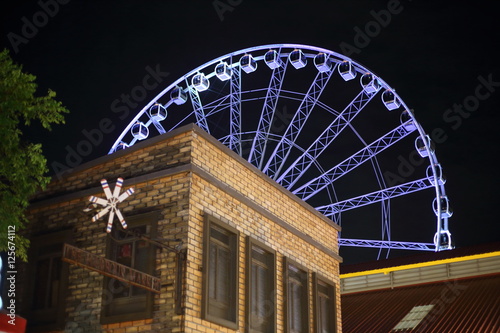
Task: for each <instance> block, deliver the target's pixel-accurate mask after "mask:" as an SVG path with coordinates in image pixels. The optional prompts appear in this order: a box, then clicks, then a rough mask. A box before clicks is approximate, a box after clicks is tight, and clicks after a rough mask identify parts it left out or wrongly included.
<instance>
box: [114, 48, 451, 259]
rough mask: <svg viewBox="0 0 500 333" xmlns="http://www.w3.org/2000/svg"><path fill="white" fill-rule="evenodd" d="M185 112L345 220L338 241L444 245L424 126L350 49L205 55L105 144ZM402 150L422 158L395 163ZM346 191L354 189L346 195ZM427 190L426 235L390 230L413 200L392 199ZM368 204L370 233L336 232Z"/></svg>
mask: <svg viewBox="0 0 500 333" xmlns="http://www.w3.org/2000/svg"><path fill="white" fill-rule="evenodd" d="M380 98H381V99H382V100H380ZM188 100H189V101H188ZM158 105H160V106H161V109H163V110H165V113H164V114H161V112H159V111H161V110H159V108H158ZM167 109H169V117H168V119H166V110H167ZM158 110H159V111H158ZM190 122H195V123H196V124H197V125H198V126H199V127H201V128H202V129H203V130H205V131H206V132H208V133H210V134H211V135H213V136H214V137H216V138H217V139H218V140H220V141H221V142H222V143H223V144H225V145H227V146H228V147H229V148H230V149H232V150H233V151H235V152H236V153H237V154H239V155H240V156H242V157H244V158H245V159H247V160H248V161H249V162H250V163H252V164H253V165H255V166H256V167H257V168H259V169H260V170H261V171H262V172H264V173H266V174H267V175H268V176H269V177H271V178H272V179H274V180H275V181H276V182H278V183H279V184H281V185H282V186H284V187H285V188H287V189H288V190H289V191H291V192H292V193H294V194H295V195H297V196H298V197H300V198H301V199H303V200H305V201H307V202H308V203H310V204H311V205H313V207H316V209H317V210H318V211H319V212H321V213H322V214H324V215H326V216H327V217H330V218H331V219H332V220H333V221H335V222H336V223H339V224H341V223H342V227H343V232H342V235H341V237H340V241H339V244H340V246H355V247H372V248H378V249H388V251H389V250H390V249H405V250H433V251H434V250H436V251H439V250H443V249H450V248H452V242H451V234H450V232H449V230H448V218H449V217H450V216H451V215H452V211H451V209H450V207H449V202H448V198H447V196H446V192H445V187H444V183H445V180H444V177H443V176H442V170H441V167H440V164H439V163H438V160H437V157H436V154H435V152H434V148H433V146H432V142H431V141H430V139H429V136H428V135H426V133H425V131H424V130H423V128H422V127H421V125H420V124H419V123H418V122H417V120H416V118H415V116H414V114H413V112H412V111H411V110H410V109H409V108H408V107H407V106H406V104H405V103H404V102H403V100H402V99H401V98H400V96H399V95H398V94H397V93H396V92H395V90H394V89H393V88H391V87H390V86H389V85H388V84H387V83H386V82H385V81H384V80H382V79H381V78H380V77H378V76H377V75H375V74H374V73H373V72H372V71H370V70H369V69H368V68H366V67H364V66H362V65H361V64H359V63H357V62H355V61H353V60H352V59H350V58H347V57H345V56H343V55H341V54H338V53H336V52H333V51H330V50H326V49H322V48H318V47H313V46H307V45H297V44H273V45H265V46H258V47H253V48H248V49H244V50H239V51H236V52H232V53H230V54H226V55H224V56H221V57H219V58H216V59H213V60H211V61H209V62H207V63H205V64H203V65H201V66H199V67H197V68H195V69H193V70H192V71H190V72H188V73H187V74H185V75H184V76H182V77H180V78H179V79H177V80H176V81H175V82H173V83H172V84H170V85H169V86H168V87H166V88H165V89H164V90H163V91H161V92H160V93H159V94H158V95H157V96H156V97H155V98H153V99H152V100H151V101H150V102H149V103H148V104H146V105H145V106H144V107H143V108H142V109H141V110H139V111H138V112H137V114H136V115H135V117H134V118H133V119H132V120H131V121H130V123H129V124H128V126H127V127H126V128H125V129H124V131H123V132H122V133H121V134H120V136H119V137H118V139H117V140H116V142H115V143H114V144H113V146H112V147H111V149H110V153H113V152H115V151H117V150H119V149H126V148H127V147H130V146H132V145H134V144H135V143H136V141H137V140H143V139H146V138H147V137H148V136H150V135H152V134H150V131H149V128H151V129H156V132H155V133H156V134H158V135H161V134H163V133H166V132H168V131H170V130H172V129H174V128H177V127H179V126H181V125H184V124H187V123H190ZM151 124H152V125H153V126H151ZM153 134H154V133H153ZM405 156H409V157H411V158H412V160H415V159H416V158H415V157H417V158H418V159H419V162H418V163H414V164H418V165H414V166H411V168H409V167H408V166H406V169H405V170H403V171H404V172H401V170H402V166H401V163H403V162H402V161H403V160H404V157H405ZM367 170H368V171H367ZM356 172H357V173H356ZM370 174H371V179H370V180H367V179H369V178H368V176H369V175H370ZM388 175H389V176H392V178H391V177H388ZM388 179H389V180H390V183H391V184H387V183H388ZM345 184H352V185H353V186H350V185H345ZM364 185H366V187H365V188H363V186H364ZM351 187H352V188H351ZM354 190H356V191H358V193H357V194H352V193H351V192H353V191H354ZM424 190H427V192H428V193H429V196H430V200H431V201H432V202H433V205H430V204H429V205H425V207H416V209H418V210H422V209H425V210H428V211H430V212H431V214H430V215H431V218H430V219H429V218H426V220H425V221H418V225H422V224H425V225H433V224H434V225H435V232H434V238H433V239H432V242H425V241H406V240H405V241H394V240H392V238H393V236H392V233H391V223H394V222H396V223H405V224H406V223H408V224H410V221H409V220H410V219H408V221H406V219H405V220H404V221H400V220H398V221H393V219H392V218H391V215H393V214H391V213H393V212H394V211H397V210H398V209H399V210H401V209H408V207H409V206H410V205H406V206H403V207H402V208H401V207H399V208H398V207H397V205H396V203H398V202H399V200H400V199H399V198H402V197H403V198H406V197H411V196H412V195H414V193H415V192H421V191H422V192H424ZM343 193H347V194H345V195H344V194H343ZM396 198H398V199H396ZM432 199H434V200H432ZM373 205H380V207H381V209H380V216H379V217H378V218H376V219H375V218H372V217H371V216H370V221H367V222H366V223H370V224H373V223H374V222H373V221H371V220H372V219H374V220H379V221H380V223H379V225H380V230H379V236H377V237H373V239H359V238H348V237H343V234H344V233H348V234H349V235H355V234H356V232H355V230H354V231H352V230H351V231H349V227H350V223H351V222H349V219H351V220H352V219H353V218H352V217H350V218H349V219H347V218H346V217H345V214H346V213H345V212H347V211H357V210H360V209H361V207H365V206H373ZM415 205H417V203H415V204H413V206H415ZM399 215H400V214H399ZM354 219H358V220H359V219H366V215H365V216H363V215H361V216H360V217H355V218H354ZM432 220H434V221H435V222H432ZM407 236H409V237H412V234H411V233H409V234H408V235H407ZM399 237H401V236H399ZM429 238H432V237H429ZM388 251H387V252H388ZM379 255H380V252H379Z"/></svg>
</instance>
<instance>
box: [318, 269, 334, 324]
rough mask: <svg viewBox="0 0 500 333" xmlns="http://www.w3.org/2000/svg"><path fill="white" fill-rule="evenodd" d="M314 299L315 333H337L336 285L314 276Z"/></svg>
mask: <svg viewBox="0 0 500 333" xmlns="http://www.w3.org/2000/svg"><path fill="white" fill-rule="evenodd" d="M314 297H315V302H314V303H315V304H314V313H315V325H316V326H315V327H316V330H315V331H316V332H318V333H328V332H336V331H337V327H336V318H337V313H336V309H335V285H334V284H333V283H331V282H327V280H326V279H322V278H320V277H318V275H317V274H314Z"/></svg>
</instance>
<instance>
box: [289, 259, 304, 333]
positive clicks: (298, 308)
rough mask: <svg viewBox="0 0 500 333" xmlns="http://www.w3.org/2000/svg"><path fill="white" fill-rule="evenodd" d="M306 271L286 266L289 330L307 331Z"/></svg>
mask: <svg viewBox="0 0 500 333" xmlns="http://www.w3.org/2000/svg"><path fill="white" fill-rule="evenodd" d="M308 311H309V310H308V295H307V272H304V271H302V270H300V269H298V268H297V267H295V266H293V265H289V266H288V313H287V315H288V323H289V328H290V332H293V333H296V332H297V333H298V332H307V331H308V330H309V325H308Z"/></svg>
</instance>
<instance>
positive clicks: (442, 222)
mask: <svg viewBox="0 0 500 333" xmlns="http://www.w3.org/2000/svg"><path fill="white" fill-rule="evenodd" d="M283 48H285V49H298V50H307V51H308V52H309V51H310V52H316V53H326V54H328V55H330V56H333V57H335V59H334V60H338V61H339V62H340V61H349V62H351V63H352V64H353V67H354V69H355V70H356V72H357V73H363V72H364V73H371V74H372V75H374V77H375V78H376V79H377V81H378V82H379V84H380V90H382V89H386V90H391V91H392V92H393V93H394V94H395V96H396V97H397V98H398V99H399V101H400V103H401V108H402V109H404V110H405V111H407V112H408V113H409V116H410V118H411V119H412V120H413V123H414V125H415V127H416V131H417V132H418V134H419V137H420V138H422V143H423V145H424V148H425V149H426V150H427V151H431V147H430V144H429V142H428V141H427V140H426V139H425V138H426V137H428V135H427V133H426V132H425V130H424V129H423V128H422V126H421V124H420V123H419V122H418V121H417V120H416V118H415V116H414V114H413V112H412V110H411V109H410V108H409V107H408V106H407V105H406V103H405V102H404V100H403V99H402V98H401V97H400V96H399V94H398V93H397V92H396V90H395V89H393V88H392V87H391V86H390V85H389V84H387V83H386V82H385V81H384V80H383V79H382V78H381V77H380V76H378V75H377V74H376V73H375V72H373V71H372V70H370V69H368V68H367V67H365V66H363V65H361V64H360V63H359V62H357V61H355V60H353V59H351V58H349V57H347V56H344V55H342V54H340V53H337V52H335V51H331V50H328V49H325V48H321V47H316V46H311V45H305V44H293V43H283V44H267V45H260V46H253V47H248V48H245V49H241V50H237V51H233V52H230V53H227V54H225V55H222V56H220V57H217V58H214V59H212V60H210V61H208V62H205V63H204V64H202V65H200V66H198V67H196V68H194V69H193V70H191V71H189V72H187V73H186V74H184V75H183V76H181V77H179V78H178V79H177V80H175V81H174V82H172V83H171V84H170V85H168V86H167V87H166V88H165V89H163V90H162V91H161V92H160V93H158V94H157V95H156V96H155V97H154V98H152V99H151V100H150V101H149V102H148V103H147V104H146V105H145V106H144V107H143V108H142V109H141V110H140V111H139V112H137V114H136V116H135V117H134V118H133V119H132V120H131V121H130V123H129V124H128V125H127V126H126V127H125V129H124V130H123V132H122V133H121V134H120V136H119V137H118V138H117V140H116V141H115V142H114V144H113V145H112V147H111V149H110V151H109V154H111V153H113V152H114V151H115V150H116V147H117V146H118V145H119V144H120V142H122V140H123V138H124V136H125V135H127V133H128V132H129V131H130V130H131V128H132V126H133V125H134V124H135V123H136V122H138V120H139V119H140V118H141V117H142V116H143V115H144V113H146V112H147V111H148V110H149V109H150V108H151V107H152V106H153V105H154V104H155V103H157V101H158V100H159V99H160V98H162V97H163V96H165V95H166V94H167V93H168V92H170V91H171V90H172V89H174V88H175V87H177V86H180V85H182V84H183V83H185V82H186V83H187V84H188V85H189V83H188V82H187V80H188V79H189V78H191V77H193V76H194V75H196V74H197V73H200V72H203V70H204V69H206V68H208V67H210V66H213V65H216V64H218V63H220V62H221V61H223V60H227V59H231V58H232V57H236V56H240V55H245V54H250V53H252V52H257V51H263V50H275V49H280V50H281V49H283ZM287 55H288V54H287V53H283V54H281V53H280V54H279V56H280V57H282V58H284V57H286V56H287ZM263 58H264V56H262V55H260V56H256V57H255V60H256V61H261V60H263ZM238 65H239V60H238V61H236V62H234V63H233V64H232V66H238ZM213 75H214V74H213V73H210V74H209V75H207V77H208V78H210V77H212V76H213ZM187 88H188V87H187ZM187 88H186V89H187ZM427 158H428V160H429V166H430V168H431V171H432V175H433V177H434V179H435V180H437V179H438V177H439V174H438V169H437V167H436V165H439V162H438V160H437V157H436V156H435V154H433V153H429V154H428V156H427ZM433 185H434V190H435V195H436V199H437V204H436V206H437V207H436V209H437V211H438V212H441V210H442V207H441V200H439V198H442V197H446V191H445V187H444V185H443V184H439V182H438V181H435V182H434V184H433ZM436 223H437V232H436V234H435V236H434V245H435V247H436V250H439V244H438V242H439V235H440V234H441V233H442V232H445V233H448V234H449V231H448V217H446V216H444V217H443V216H441V215H440V214H437V222H436ZM450 244H451V241H450ZM449 248H451V247H449Z"/></svg>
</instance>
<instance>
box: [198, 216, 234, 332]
mask: <svg viewBox="0 0 500 333" xmlns="http://www.w3.org/2000/svg"><path fill="white" fill-rule="evenodd" d="M214 221H215V220H213V219H212V218H207V226H206V229H205V230H206V234H205V257H204V267H205V276H204V279H205V282H204V311H203V316H204V318H205V319H207V320H210V321H213V322H215V323H218V324H221V325H224V326H227V327H231V328H234V327H236V326H237V313H238V311H237V305H238V304H237V303H238V299H237V295H236V293H237V287H238V265H237V258H238V248H237V243H238V241H237V239H238V235H237V232H236V230H234V229H232V228H230V227H229V226H227V227H225V226H222V225H221V223H220V222H214Z"/></svg>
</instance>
